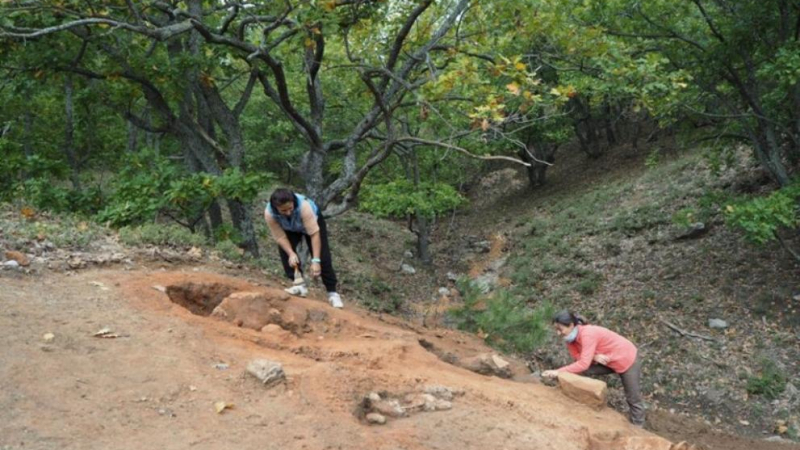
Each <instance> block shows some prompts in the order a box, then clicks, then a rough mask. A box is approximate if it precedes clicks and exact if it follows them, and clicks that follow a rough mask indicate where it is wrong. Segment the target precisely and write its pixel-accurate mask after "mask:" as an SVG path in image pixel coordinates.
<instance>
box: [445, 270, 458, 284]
mask: <svg viewBox="0 0 800 450" xmlns="http://www.w3.org/2000/svg"><path fill="white" fill-rule="evenodd" d="M447 279H448V280H449V281H452V282H453V283H455V282H456V281H458V275H456V274H455V273H453V272H447Z"/></svg>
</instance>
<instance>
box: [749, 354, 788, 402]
mask: <svg viewBox="0 0 800 450" xmlns="http://www.w3.org/2000/svg"><path fill="white" fill-rule="evenodd" d="M787 382H788V379H787V378H786V375H784V374H783V373H782V372H781V371H780V369H779V368H778V366H777V365H776V364H775V363H774V362H773V361H770V360H768V359H764V360H762V361H761V372H760V373H759V374H758V375H757V376H750V377H748V379H747V392H748V393H750V394H752V395H763V396H764V397H766V398H768V399H770V400H775V399H776V398H778V396H779V395H781V394H782V393H783V391H784V389H786V383H787Z"/></svg>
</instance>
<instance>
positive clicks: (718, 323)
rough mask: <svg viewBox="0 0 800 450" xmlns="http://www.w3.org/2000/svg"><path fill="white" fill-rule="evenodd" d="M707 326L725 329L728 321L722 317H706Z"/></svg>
mask: <svg viewBox="0 0 800 450" xmlns="http://www.w3.org/2000/svg"><path fill="white" fill-rule="evenodd" d="M708 326H709V328H717V329H725V328H728V322H725V321H724V320H722V319H708Z"/></svg>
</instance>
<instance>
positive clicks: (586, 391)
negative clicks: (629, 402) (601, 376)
mask: <svg viewBox="0 0 800 450" xmlns="http://www.w3.org/2000/svg"><path fill="white" fill-rule="evenodd" d="M558 384H559V386H560V387H561V391H562V392H563V393H564V395H566V396H567V397H569V398H571V399H573V400H575V401H578V402H581V403H583V404H585V405H588V406H591V407H593V408H596V409H601V408H603V407H604V406H606V398H607V397H608V387H607V386H606V383H605V382H603V381H600V380H594V379H592V378H587V377H583V376H580V375H576V374H574V373H569V372H563V371H562V372H559V373H558Z"/></svg>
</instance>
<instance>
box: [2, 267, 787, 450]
mask: <svg viewBox="0 0 800 450" xmlns="http://www.w3.org/2000/svg"><path fill="white" fill-rule="evenodd" d="M187 281H194V282H198V283H209V282H219V283H225V284H228V285H230V286H233V287H235V288H237V289H242V290H253V289H256V290H257V289H261V288H259V287H256V286H252V285H249V284H248V283H247V282H245V281H244V280H242V279H234V278H229V277H222V276H219V275H215V274H213V273H205V272H200V271H193V270H191V269H185V270H183V271H181V270H176V271H172V272H166V271H148V270H133V271H122V270H116V269H108V270H86V271H81V272H77V273H66V274H52V273H47V274H45V275H43V276H41V277H39V276H22V275H15V274H13V273H12V272H3V273H0V285H2V286H3V289H2V291H0V311H2V313H1V314H0V346H2V349H3V350H2V352H0V449H3V450H5V449H9V450H10V449H14V450H16V449H108V448H114V449H142V448H156V449H185V448H198V449H205V448H208V449H211V448H214V449H218V448H237V449H245V450H246V449H265V448H266V449H313V450H316V449H385V450H397V449H408V450H412V449H442V450H455V449H458V450H464V449H472V448H491V449H509V450H512V449H559V450H562V449H563V450H569V449H579V450H584V449H587V448H588V444H587V440H588V436H589V434H593V433H600V432H609V431H612V432H613V431H618V432H620V433H622V434H625V435H630V436H647V435H649V434H648V433H647V432H644V431H641V430H638V429H635V428H632V427H630V426H629V425H628V424H627V422H626V421H625V419H624V417H623V416H621V415H620V414H618V413H616V412H614V411H612V410H610V409H605V410H603V411H600V412H596V411H593V410H590V409H588V408H586V407H584V406H582V405H579V404H576V403H574V402H572V401H571V400H569V399H567V398H565V397H563V396H562V395H561V394H560V393H559V392H558V391H557V390H556V389H553V388H548V387H545V386H542V385H538V384H522V383H518V382H514V381H510V380H503V379H499V378H495V377H485V376H482V375H478V374H475V373H472V372H469V371H467V370H464V369H461V368H457V367H454V366H452V365H449V364H447V363H445V362H442V361H441V360H439V359H438V358H437V357H436V356H435V355H433V354H432V353H430V352H428V351H426V350H425V349H424V348H423V347H422V346H421V345H419V340H420V339H423V338H424V339H426V340H429V341H431V342H435V344H436V345H437V346H439V347H440V348H442V349H445V350H447V351H452V352H455V353H458V352H466V353H469V352H478V351H488V349H486V348H485V347H483V346H482V343H480V342H478V341H476V340H475V339H474V338H472V337H469V336H465V335H461V334H459V333H454V332H451V331H419V330H416V329H414V328H413V327H412V326H410V325H407V324H403V323H402V322H400V321H398V320H395V319H387V320H385V321H384V320H379V318H376V317H373V316H369V315H367V314H365V313H363V312H361V311H358V310H351V309H348V310H344V311H335V310H331V309H330V308H326V307H325V306H324V304H322V303H321V301H319V300H315V299H296V298H292V299H291V300H289V301H291V302H299V303H301V304H304V305H313V306H315V307H316V306H319V305H322V306H323V307H324V308H326V311H327V314H328V319H327V324H329V325H330V326H329V327H328V328H326V331H324V332H315V333H310V334H305V335H303V336H302V337H295V336H272V335H268V334H265V333H261V332H258V331H253V330H249V329H245V328H237V327H236V326H234V325H232V324H229V323H227V322H222V321H219V320H216V319H214V318H210V317H202V316H198V315H194V314H192V313H190V312H189V311H188V310H186V309H184V308H182V307H180V306H178V305H175V304H173V303H172V302H170V301H169V299H168V298H167V296H166V294H164V293H163V292H161V291H159V290H157V289H154V288H153V286H155V285H158V286H169V285H172V284H176V283H182V282H187ZM102 328H109V329H110V330H112V332H113V333H115V334H117V335H119V337H117V338H114V339H103V338H99V337H94V336H93V335H94V334H95V333H96V332H97V331H98V330H100V329H102ZM46 333H52V334H53V335H54V337H53V339H52V341H49V342H48V341H47V340H46V339H44V337H43V336H44V335H45V334H46ZM421 333H428V334H421ZM255 358H266V359H270V360H274V361H279V362H280V363H282V364H283V367H284V369H285V371H286V373H287V382H286V383H285V384H283V385H279V386H276V387H273V388H271V389H267V388H265V387H264V386H262V385H260V384H259V383H258V382H257V381H256V380H254V379H252V378H251V377H249V376H246V375H245V373H244V372H245V366H246V365H247V363H248V362H249V361H251V360H252V359H255ZM430 385H441V386H448V387H450V388H452V389H453V390H456V391H463V392H464V394H463V395H461V396H458V397H456V398H455V399H453V401H452V403H453V407H452V409H450V410H447V411H438V412H422V413H419V414H414V415H411V416H410V417H405V418H398V419H395V420H390V421H389V423H387V424H386V425H383V426H369V425H367V424H366V423H364V422H363V421H361V420H360V419H359V418H358V417H357V414H356V412H357V411H358V407H359V404H360V403H361V400H362V399H363V398H364V396H365V395H366V394H367V393H369V392H371V391H376V392H381V391H384V392H388V393H393V394H402V393H407V392H414V391H419V390H420V389H422V388H423V387H424V386H430ZM219 401H224V402H228V403H230V404H233V405H234V406H233V407H232V408H231V409H228V410H225V411H223V412H222V413H221V414H218V413H216V412H215V408H214V404H215V402H219ZM663 431H664V432H665V433H664V434H665V435H669V437H671V438H673V439H676V440H677V438H681V436H679V434H680V430H677V431H676V430H674V429H671V428H670V429H665V430H663ZM706 435H707V436H708V434H707V433H706ZM686 437H692V436H686ZM695 437H699V434H698V436H695ZM712 441H713V439H712ZM703 443H704V444H705V445H706V448H708V449H714V448H720V449H722V448H724V449H726V450H739V449H742V450H743V449H756V450H762V449H763V450H767V449H776V450H778V449H780V450H786V449H789V448H798V447H797V446H794V447H790V446H785V445H783V446H782V445H778V444H774V443H767V442H762V441H758V442H755V441H753V442H751V441H746V440H742V439H739V440H737V439H736V438H730V439H729V440H726V441H724V447H722V446H717V447H715V446H710V445H709V443H707V442H703Z"/></svg>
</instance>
